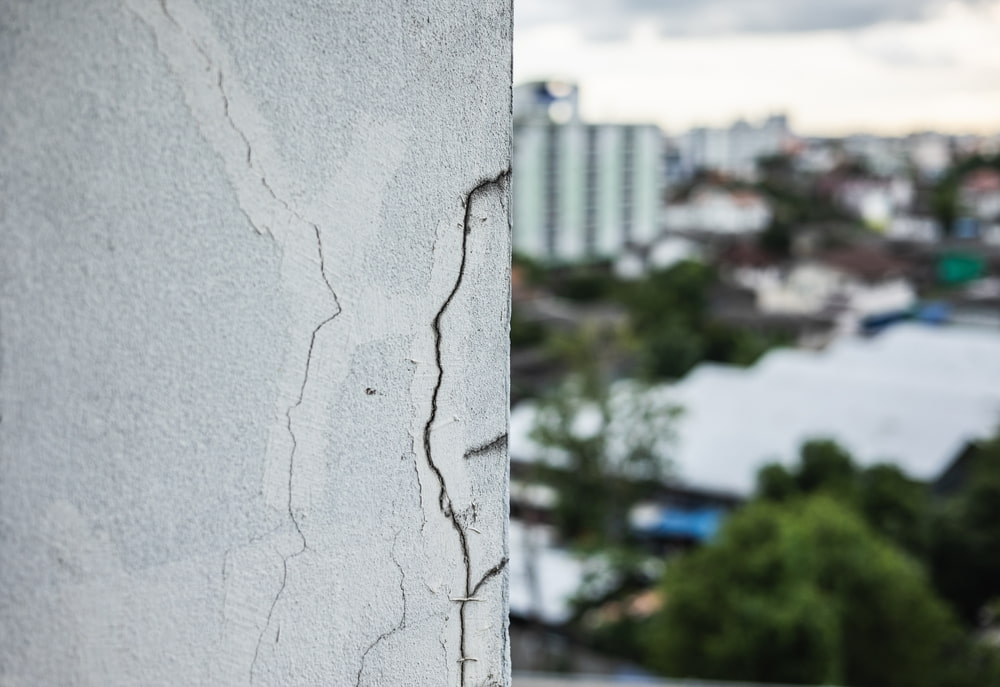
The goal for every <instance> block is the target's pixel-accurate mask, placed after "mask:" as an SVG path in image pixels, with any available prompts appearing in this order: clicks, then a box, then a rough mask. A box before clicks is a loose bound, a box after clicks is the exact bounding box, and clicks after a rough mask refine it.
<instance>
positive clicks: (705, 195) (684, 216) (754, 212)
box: [662, 186, 771, 234]
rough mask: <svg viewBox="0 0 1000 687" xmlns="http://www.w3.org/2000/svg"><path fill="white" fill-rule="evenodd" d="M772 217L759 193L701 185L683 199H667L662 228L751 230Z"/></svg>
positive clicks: (713, 231) (760, 228) (716, 231)
mask: <svg viewBox="0 0 1000 687" xmlns="http://www.w3.org/2000/svg"><path fill="white" fill-rule="evenodd" d="M770 221H771V208H770V206H769V205H768V203H767V201H766V200H765V199H764V197H763V196H761V195H760V194H759V193H755V192H753V191H749V190H743V189H740V190H729V189H725V188H722V187H718V186H700V187H698V188H696V189H694V191H692V192H691V194H690V195H689V197H688V198H687V199H686V200H683V201H679V202H673V203H668V204H667V206H666V207H665V208H664V210H663V222H662V224H663V228H664V229H666V230H668V231H684V232H699V233H710V234H751V233H755V232H759V231H763V230H764V229H766V228H767V225H768V224H769V223H770Z"/></svg>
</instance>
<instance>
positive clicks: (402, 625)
mask: <svg viewBox="0 0 1000 687" xmlns="http://www.w3.org/2000/svg"><path fill="white" fill-rule="evenodd" d="M400 533H402V530H399V531H397V532H396V536H395V537H394V538H393V540H392V548H391V549H390V551H389V555H390V556H392V562H393V563H395V564H396V568H397V569H398V570H399V594H400V596H401V597H402V599H403V612H402V615H401V616H400V618H399V622H398V623H396V626H395V627H393V628H390V629H388V630H386V631H385V632H383V633H382V634H380V635H379V636H378V637H376V638H375V641H374V642H372V643H371V644H369V645H368V648H367V649H365V651H364V653H362V654H361V666H360V667H359V668H358V676H357V678H356V679H355V681H354V685H355V687H361V677H362V676H363V675H364V672H365V662H366V661H367V660H368V654H369V653H371V652H372V651H373V650H374V649H375V647H377V646H378V645H379V644H381V643H382V642H384V641H385V640H387V639H389V638H390V637H392V636H393V635H394V634H396V633H397V632H400V631H401V630H405V629H406V607H407V601H406V571H405V570H404V569H403V566H402V564H401V563H400V562H399V559H398V558H396V542H397V541H399V535H400Z"/></svg>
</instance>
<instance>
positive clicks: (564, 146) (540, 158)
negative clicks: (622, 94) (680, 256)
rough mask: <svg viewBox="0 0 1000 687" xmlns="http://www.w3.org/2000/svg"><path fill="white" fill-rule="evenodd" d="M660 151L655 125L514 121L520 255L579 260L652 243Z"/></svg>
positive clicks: (517, 246)
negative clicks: (519, 122)
mask: <svg viewBox="0 0 1000 687" xmlns="http://www.w3.org/2000/svg"><path fill="white" fill-rule="evenodd" d="M662 151H663V136H662V134H661V132H660V130H659V128H658V127H656V126H654V125H646V124H639V125H620V124H580V123H573V122H570V123H568V124H556V123H544V124H543V123H521V124H518V123H515V125H514V153H513V160H514V162H513V169H514V177H513V179H514V180H513V223H514V229H513V241H514V250H515V252H517V253H520V254H522V255H525V256H528V257H531V258H534V259H537V260H542V261H545V262H563V263H567V262H581V261H588V260H599V259H609V258H614V257H616V256H618V255H619V254H620V253H621V252H622V251H623V250H624V249H625V248H626V247H628V246H631V245H637V244H645V243H648V242H650V241H651V240H652V239H653V238H655V235H656V228H657V227H656V225H657V208H658V205H659V199H660V194H661V189H662V169H661V167H662V165H661V158H662Z"/></svg>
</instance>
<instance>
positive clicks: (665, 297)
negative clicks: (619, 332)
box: [618, 261, 782, 379]
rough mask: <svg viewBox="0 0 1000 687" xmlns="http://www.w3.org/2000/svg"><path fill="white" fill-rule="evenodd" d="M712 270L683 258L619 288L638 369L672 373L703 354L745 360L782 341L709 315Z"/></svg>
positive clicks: (655, 375)
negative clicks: (670, 265) (726, 323)
mask: <svg viewBox="0 0 1000 687" xmlns="http://www.w3.org/2000/svg"><path fill="white" fill-rule="evenodd" d="M716 280H717V275H716V273H715V270H713V269H712V268H711V267H708V266H707V265H704V264H702V263H699V262H693V261H685V262H681V263H678V264H677V265H674V266H673V267H670V268H669V269H665V270H658V271H654V272H652V273H650V274H649V275H648V276H647V277H646V278H645V279H642V280H640V281H638V282H634V283H631V284H623V285H621V286H620V288H619V291H618V292H619V294H620V298H621V301H622V302H623V304H624V305H625V307H626V308H627V310H628V313H629V319H630V322H631V324H632V329H633V333H634V337H635V339H636V341H637V348H638V353H639V365H640V372H641V373H642V374H643V376H644V377H646V378H648V379H677V378H679V377H682V376H684V375H685V374H687V372H688V371H690V370H691V368H692V367H694V366H695V365H697V364H698V363H700V362H702V361H704V360H711V361H715V362H724V363H734V364H738V365H749V364H751V363H753V362H754V361H756V360H757V358H759V357H760V356H761V355H762V354H763V353H764V352H765V351H767V350H768V349H770V348H772V347H773V346H775V345H778V344H780V343H782V342H781V341H779V340H778V339H776V338H773V337H770V338H769V337H765V336H761V335H759V334H755V333H752V332H749V331H744V330H740V329H737V328H734V327H729V326H726V325H722V324H718V323H715V322H712V321H711V320H710V319H709V291H710V289H711V288H712V286H713V285H714V284H715V283H716Z"/></svg>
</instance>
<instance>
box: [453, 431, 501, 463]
mask: <svg viewBox="0 0 1000 687" xmlns="http://www.w3.org/2000/svg"><path fill="white" fill-rule="evenodd" d="M505 448H507V432H504V433H503V434H501V435H500V436H498V437H497V438H496V439H494V440H493V441H489V442H487V443H485V444H483V445H481V446H476V447H475V448H470V449H469V450H468V451H466V452H465V455H464V456H462V457H463V458H476V457H478V456H483V455H486V454H487V453H492V452H493V451H500V450H503V449H505Z"/></svg>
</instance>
